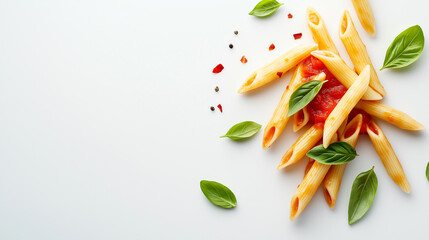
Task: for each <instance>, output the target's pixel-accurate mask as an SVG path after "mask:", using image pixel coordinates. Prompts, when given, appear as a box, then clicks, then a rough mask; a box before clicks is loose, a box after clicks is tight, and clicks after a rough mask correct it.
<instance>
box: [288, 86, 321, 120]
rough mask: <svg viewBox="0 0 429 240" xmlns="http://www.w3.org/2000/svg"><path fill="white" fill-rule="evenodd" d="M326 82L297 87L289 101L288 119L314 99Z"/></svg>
mask: <svg viewBox="0 0 429 240" xmlns="http://www.w3.org/2000/svg"><path fill="white" fill-rule="evenodd" d="M325 82H326V81H323V82H322V81H317V80H313V81H309V82H306V83H304V84H302V85H301V86H299V87H298V88H297V89H296V90H295V91H293V93H292V95H291V96H290V99H289V110H288V113H287V115H288V116H289V117H290V116H292V115H293V114H295V113H296V112H298V111H299V110H301V109H303V108H304V107H305V106H307V104H309V103H310V102H311V100H313V98H314V97H316V95H317V93H318V92H319V91H320V89H321V88H322V85H323V83H325Z"/></svg>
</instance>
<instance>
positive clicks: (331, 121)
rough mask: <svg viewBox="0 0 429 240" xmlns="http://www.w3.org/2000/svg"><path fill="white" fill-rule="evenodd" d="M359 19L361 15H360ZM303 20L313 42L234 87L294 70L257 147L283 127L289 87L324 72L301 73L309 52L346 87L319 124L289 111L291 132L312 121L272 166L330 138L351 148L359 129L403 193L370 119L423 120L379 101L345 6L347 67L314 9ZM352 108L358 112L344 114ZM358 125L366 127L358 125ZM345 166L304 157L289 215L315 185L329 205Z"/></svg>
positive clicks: (413, 126)
mask: <svg viewBox="0 0 429 240" xmlns="http://www.w3.org/2000/svg"><path fill="white" fill-rule="evenodd" d="M358 15H360V14H358ZM363 18H364V20H365V17H363ZM359 19H360V18H359ZM366 19H370V20H371V19H372V23H366V24H367V25H368V26H364V28H365V29H367V30H368V29H369V30H368V32H369V33H370V34H371V35H373V34H374V33H375V28H374V26H373V25H374V23H373V21H374V20H373V19H374V18H373V16H372V18H371V17H366ZM306 21H307V23H308V26H309V28H310V30H311V33H312V36H313V39H314V41H315V42H316V43H315V44H309V45H301V46H297V47H295V48H293V49H291V50H289V51H288V52H286V53H285V54H283V55H281V56H280V57H278V58H276V59H275V60H274V61H272V62H270V63H269V64H267V65H265V66H263V67H261V68H259V69H257V70H256V71H254V72H253V73H252V74H251V75H250V76H249V77H248V78H247V80H246V81H245V83H244V84H243V85H242V86H241V88H240V89H239V90H238V92H239V93H246V92H248V91H250V90H253V89H256V88H259V87H261V86H263V85H265V84H267V83H269V82H271V81H273V80H275V79H278V78H279V76H278V74H277V73H279V72H281V73H285V72H287V71H289V70H292V69H295V70H294V74H293V76H292V78H291V80H290V82H289V84H288V86H287V88H286V89H285V91H284V93H283V95H282V97H281V99H280V102H279V104H278V105H277V108H276V109H275V111H274V113H273V115H272V117H271V120H270V121H269V123H268V124H267V125H266V127H265V130H264V135H263V143H262V146H263V148H264V149H267V148H269V147H270V146H271V145H272V144H273V143H274V142H275V141H276V139H277V138H278V137H279V136H280V134H281V133H282V132H283V130H284V129H285V126H286V124H287V123H288V121H289V117H288V107H289V99H290V97H291V95H292V93H293V92H294V90H296V89H297V88H298V87H299V86H300V85H301V84H303V83H305V82H307V81H309V80H320V81H323V80H325V78H326V74H325V73H323V72H322V73H319V74H317V75H314V76H313V77H312V78H311V79H309V78H308V77H304V76H303V68H304V67H305V65H304V64H305V60H306V59H307V58H309V57H311V56H312V57H315V58H317V59H318V60H320V61H321V62H322V63H323V64H324V65H325V67H326V68H327V69H328V70H329V72H330V73H331V74H332V75H333V76H334V77H335V78H336V79H337V80H338V81H339V82H341V84H342V85H344V86H345V87H346V88H347V92H346V93H345V94H344V96H343V97H342V98H341V99H340V100H339V102H338V103H337V104H336V106H335V107H334V108H333V110H332V111H331V112H330V113H329V116H328V117H327V118H326V121H325V122H324V124H323V123H322V124H314V123H313V122H312V121H311V120H310V117H309V113H308V110H307V108H306V107H304V108H303V109H301V110H300V111H298V112H297V113H295V114H294V115H292V116H291V117H293V130H294V131H295V132H296V131H298V130H300V129H302V128H303V127H304V126H306V125H310V124H312V125H311V127H309V128H308V130H306V131H305V133H304V134H303V135H302V136H301V137H299V138H298V140H297V141H296V142H295V143H294V144H293V145H292V146H291V147H290V148H289V149H288V150H287V151H286V153H285V154H284V156H283V157H282V159H281V162H280V165H279V166H278V169H283V168H286V167H289V166H290V165H292V164H294V163H297V162H298V161H300V160H301V159H303V158H304V157H305V156H306V153H307V152H308V151H309V150H310V149H312V148H313V147H314V146H315V145H317V144H320V143H322V144H323V146H324V147H325V148H326V147H328V146H329V144H330V143H332V142H335V141H343V142H346V143H348V144H350V145H351V146H353V147H355V146H356V143H357V140H358V137H359V134H360V133H361V132H366V133H367V134H368V136H369V138H370V139H371V142H372V144H373V146H374V148H375V150H376V152H377V154H378V155H379V157H380V159H381V161H382V163H383V165H384V167H385V169H386V171H387V173H388V174H389V176H390V177H391V178H392V180H393V181H394V182H395V183H396V184H397V185H398V186H399V187H400V188H401V189H402V190H403V191H404V192H406V193H409V192H410V184H409V183H408V180H407V178H406V176H405V173H404V170H403V169H402V166H401V164H400V162H399V160H398V158H397V157H396V155H395V153H394V151H393V149H392V146H391V145H390V143H389V141H388V140H387V138H386V136H385V135H384V133H383V131H382V130H381V128H380V127H379V125H378V124H377V123H376V121H374V120H373V119H372V118H378V119H381V120H384V121H387V122H389V123H391V124H394V125H396V126H398V127H399V128H402V129H407V130H422V129H423V128H424V127H423V125H422V124H420V123H419V122H417V121H416V120H414V119H413V118H411V117H410V116H408V115H407V114H405V113H403V112H401V111H399V110H396V109H394V108H392V107H390V106H387V105H385V104H383V103H381V102H379V100H381V99H382V98H383V96H385V95H386V92H385V90H384V88H383V86H382V85H381V83H380V81H379V79H378V76H377V73H376V71H375V69H374V67H373V65H372V63H371V60H370V58H369V56H368V53H367V50H366V47H365V45H364V43H363V42H362V40H361V38H360V37H359V34H358V32H357V31H356V29H355V26H354V24H353V21H352V19H351V17H350V14H349V12H348V11H347V10H346V11H344V14H343V16H342V18H341V24H340V31H339V37H340V39H341V41H342V43H343V44H344V46H345V49H346V50H347V53H348V54H349V56H350V59H351V61H352V62H353V65H354V69H352V68H350V67H349V66H348V65H347V64H346V63H345V62H344V61H343V60H342V59H341V57H340V56H339V53H338V51H337V49H336V47H335V45H334V43H333V42H332V39H331V37H330V36H329V33H328V31H327V29H326V27H325V24H324V22H323V20H322V18H321V16H320V15H319V13H318V12H317V11H316V10H315V9H313V8H311V7H309V8H308V9H307V12H306ZM361 22H362V20H361ZM354 109H357V110H354ZM352 110H354V111H356V112H358V113H357V114H350V113H351V112H352ZM362 113H365V114H367V115H368V114H369V115H368V116H370V117H369V118H370V119H369V121H368V122H366V123H365V124H363V119H364V116H363V114H362ZM364 127H365V128H366V129H362V128H364ZM362 130H365V131H362ZM345 168H346V164H341V165H324V164H322V163H319V162H317V161H314V160H311V159H310V160H309V164H308V165H307V167H306V170H305V176H304V179H303V181H302V183H301V184H300V185H299V187H298V189H297V191H296V193H295V194H294V196H293V197H292V201H291V213H290V219H291V220H294V219H295V218H296V217H298V216H299V214H300V213H301V212H302V211H303V210H304V208H305V207H306V206H307V204H308V203H309V201H310V200H311V198H312V197H313V195H314V194H315V192H316V190H317V189H318V187H319V186H320V185H321V186H322V188H323V193H324V196H325V199H326V202H327V204H328V205H329V207H331V208H333V207H334V206H335V203H336V199H337V195H338V191H339V188H340V185H341V180H342V177H343V173H344V170H345Z"/></svg>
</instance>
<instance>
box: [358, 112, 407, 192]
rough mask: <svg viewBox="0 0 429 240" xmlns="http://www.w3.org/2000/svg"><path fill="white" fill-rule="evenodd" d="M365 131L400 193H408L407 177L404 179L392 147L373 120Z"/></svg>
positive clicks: (402, 170)
mask: <svg viewBox="0 0 429 240" xmlns="http://www.w3.org/2000/svg"><path fill="white" fill-rule="evenodd" d="M366 130H367V132H368V136H369V138H370V139H371V142H372V145H373V146H374V149H375V151H376V152H377V154H378V156H379V157H380V159H381V162H382V163H383V165H384V168H385V169H386V171H387V174H389V176H390V177H391V178H392V180H393V181H394V182H395V183H396V184H397V185H398V186H399V187H400V188H401V189H402V191H404V192H406V193H410V191H411V187H410V183H409V182H408V180H407V177H405V173H404V169H402V165H401V163H400V162H399V160H398V158H397V157H396V154H395V152H394V151H393V148H392V145H390V143H389V140H387V138H386V136H385V135H384V133H383V131H381V128H380V127H379V126H378V125H377V123H376V122H375V121H374V120H371V121H370V122H369V123H368V124H367V127H366Z"/></svg>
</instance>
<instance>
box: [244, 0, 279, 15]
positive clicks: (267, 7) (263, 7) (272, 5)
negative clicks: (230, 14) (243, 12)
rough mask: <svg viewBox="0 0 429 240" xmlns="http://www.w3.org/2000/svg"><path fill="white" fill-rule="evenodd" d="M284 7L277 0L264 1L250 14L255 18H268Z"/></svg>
mask: <svg viewBox="0 0 429 240" xmlns="http://www.w3.org/2000/svg"><path fill="white" fill-rule="evenodd" d="M281 5H283V3H279V2H277V1H276V0H262V1H260V2H259V3H258V4H256V6H255V8H253V10H252V11H251V12H250V13H249V15H253V16H255V17H267V16H269V15H271V14H273V13H274V12H275V11H277V9H278V8H279V7H280V6H281Z"/></svg>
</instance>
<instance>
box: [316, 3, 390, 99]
mask: <svg viewBox="0 0 429 240" xmlns="http://www.w3.org/2000/svg"><path fill="white" fill-rule="evenodd" d="M340 39H341V41H342V42H343V44H344V47H345V48H346V50H347V52H348V54H349V56H350V59H351V60H352V62H353V65H354V66H355V70H356V72H357V73H358V74H360V73H361V72H362V70H363V68H364V67H365V66H366V65H369V66H370V67H371V78H370V80H369V86H370V87H371V88H373V89H374V90H375V91H377V92H378V93H380V94H381V95H382V96H385V95H386V91H385V90H384V87H383V85H381V83H380V80H379V79H378V76H377V72H376V71H375V69H374V66H373V65H372V62H371V59H370V58H369V56H368V52H367V51H366V46H365V44H363V42H362V40H361V39H360V37H359V34H358V32H357V31H356V28H355V26H354V24H353V21H352V18H351V17H350V13H349V11H347V10H345V11H344V14H343V18H342V21H341V25H340ZM319 46H320V45H319Z"/></svg>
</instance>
